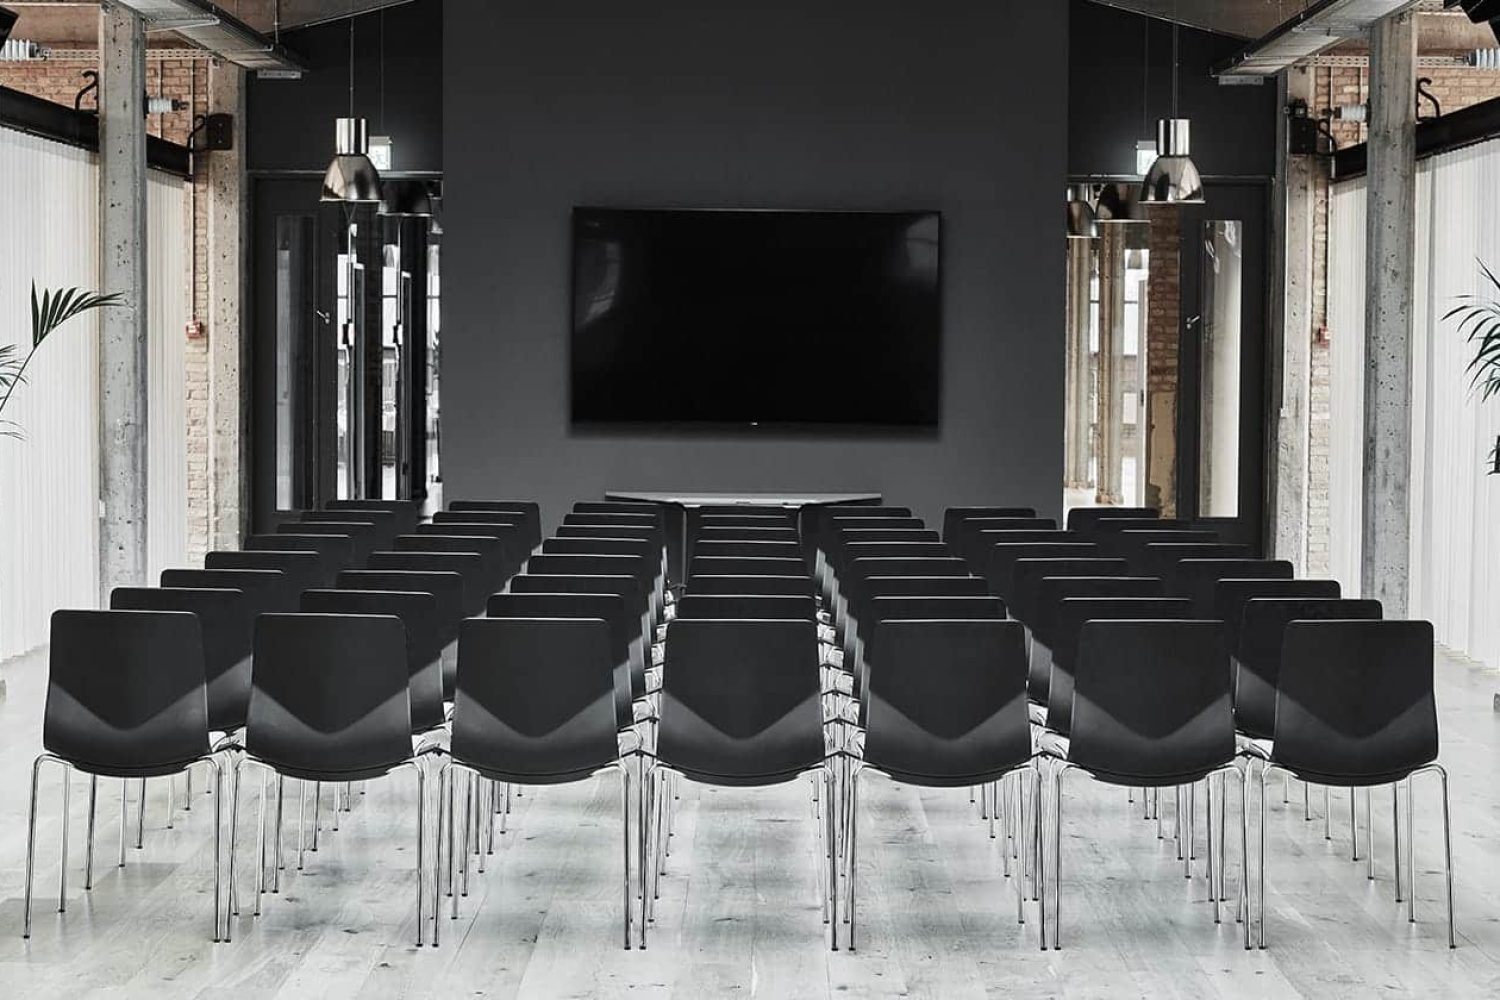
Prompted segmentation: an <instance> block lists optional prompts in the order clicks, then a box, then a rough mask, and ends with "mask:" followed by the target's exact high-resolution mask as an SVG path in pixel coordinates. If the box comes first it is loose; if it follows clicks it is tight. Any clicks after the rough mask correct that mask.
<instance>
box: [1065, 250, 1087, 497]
mask: <svg viewBox="0 0 1500 1000" xmlns="http://www.w3.org/2000/svg"><path fill="white" fill-rule="evenodd" d="M1093 270H1094V241H1093V240H1084V239H1070V240H1068V311H1067V334H1066V336H1067V392H1066V394H1065V396H1066V400H1065V402H1064V406H1066V408H1067V418H1066V421H1065V423H1064V427H1065V429H1066V441H1065V445H1064V447H1065V456H1064V457H1065V462H1064V466H1063V467H1064V470H1065V472H1064V484H1063V485H1064V486H1066V487H1067V488H1068V489H1082V488H1083V487H1085V486H1088V485H1089V444H1090V442H1089V424H1090V423H1091V422H1092V420H1091V417H1092V415H1093V410H1092V409H1091V407H1090V405H1089V404H1090V403H1091V402H1092V397H1093V391H1092V385H1091V383H1090V379H1089V303H1090V296H1089V292H1090V288H1089V285H1090V280H1091V279H1092V277H1093Z"/></svg>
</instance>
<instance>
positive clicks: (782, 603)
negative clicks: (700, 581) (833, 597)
mask: <svg viewBox="0 0 1500 1000" xmlns="http://www.w3.org/2000/svg"><path fill="white" fill-rule="evenodd" d="M817 614H818V606H817V604H816V602H814V601H813V599H812V597H811V596H808V595H797V596H776V595H774V594H721V595H708V594H696V593H695V594H689V595H687V596H685V597H683V599H682V600H681V601H679V602H678V604H677V617H678V619H679V620H682V619H688V618H706V619H715V618H719V619H739V618H743V619H751V620H757V619H758V620H763V621H778V620H792V621H808V622H810V621H816V620H817Z"/></svg>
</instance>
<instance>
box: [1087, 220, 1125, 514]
mask: <svg viewBox="0 0 1500 1000" xmlns="http://www.w3.org/2000/svg"><path fill="white" fill-rule="evenodd" d="M1125 229H1126V227H1125V226H1123V225H1108V226H1102V227H1100V231H1099V411H1098V416H1097V419H1098V425H1099V426H1098V431H1097V444H1096V445H1095V448H1094V455H1095V459H1096V462H1097V466H1098V468H1097V471H1096V475H1095V479H1096V483H1097V493H1096V496H1095V499H1096V501H1097V502H1098V503H1100V504H1119V503H1121V502H1123V500H1124V482H1123V481H1122V479H1123V477H1122V475H1121V473H1122V471H1123V466H1122V459H1123V458H1124V445H1125V441H1124V438H1125V428H1124V400H1123V398H1122V391H1121V390H1122V389H1123V388H1124V386H1123V384H1122V381H1121V380H1122V379H1123V378H1124V367H1125V355H1124V350H1125V249H1126V243H1125V235H1126V234H1125Z"/></svg>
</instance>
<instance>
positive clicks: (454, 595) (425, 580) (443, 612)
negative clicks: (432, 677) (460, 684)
mask: <svg viewBox="0 0 1500 1000" xmlns="http://www.w3.org/2000/svg"><path fill="white" fill-rule="evenodd" d="M335 585H336V586H337V587H338V588H339V589H340V590H393V591H397V592H402V593H406V592H419V593H424V594H431V595H432V596H433V599H434V600H435V601H436V602H437V627H438V640H439V641H440V642H441V643H442V644H443V645H445V646H446V645H448V644H449V643H452V642H457V641H458V623H459V622H461V621H463V620H464V616H465V615H466V614H467V610H466V609H465V607H464V578H463V577H462V576H460V575H459V574H458V573H442V572H431V573H427V572H422V571H421V570H412V569H351V570H345V571H344V572H342V573H340V574H339V575H338V579H337V580H336V581H335Z"/></svg>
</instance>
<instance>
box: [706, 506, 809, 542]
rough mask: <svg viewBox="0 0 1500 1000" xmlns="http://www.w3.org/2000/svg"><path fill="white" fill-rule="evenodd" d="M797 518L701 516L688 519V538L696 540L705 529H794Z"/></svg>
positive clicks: (786, 515) (730, 515)
mask: <svg viewBox="0 0 1500 1000" xmlns="http://www.w3.org/2000/svg"><path fill="white" fill-rule="evenodd" d="M796 527H797V520H796V518H794V517H792V515H791V513H790V512H785V511H784V512H782V513H779V514H699V515H698V516H697V517H696V518H694V517H691V516H689V518H688V537H689V538H696V537H697V536H698V532H700V531H702V530H704V529H705V528H792V529H794V530H795V528H796Z"/></svg>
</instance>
